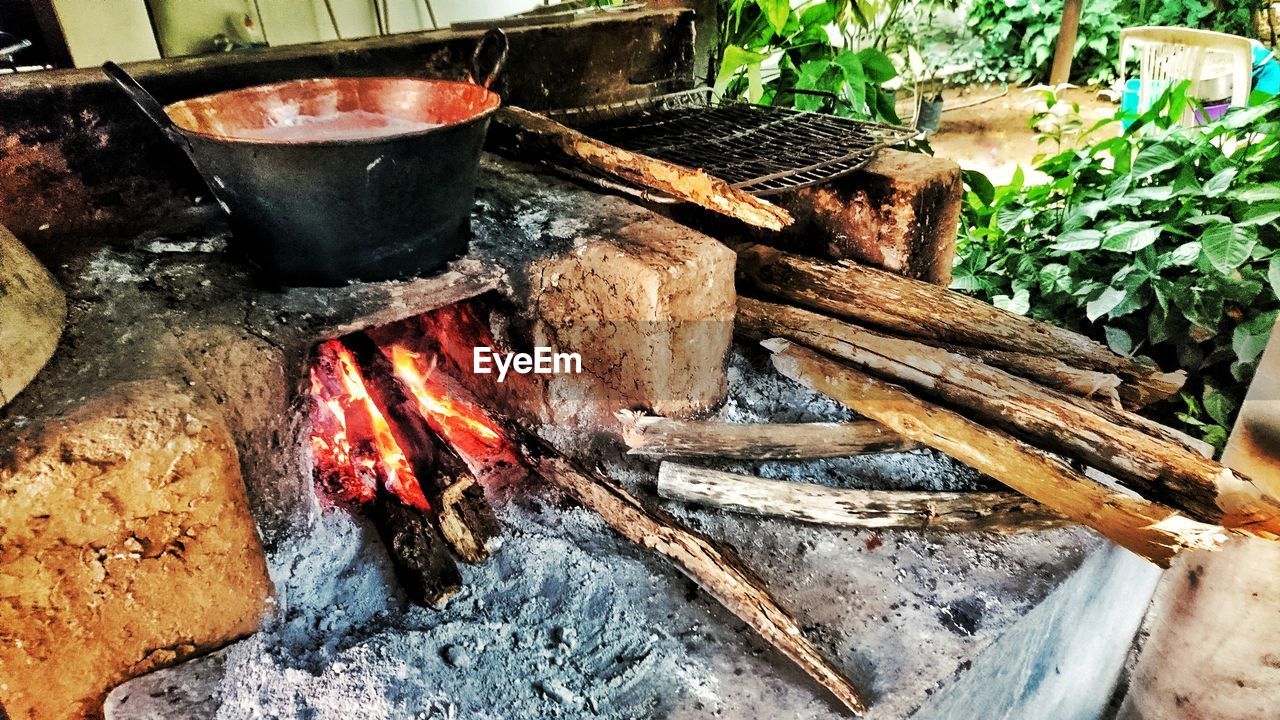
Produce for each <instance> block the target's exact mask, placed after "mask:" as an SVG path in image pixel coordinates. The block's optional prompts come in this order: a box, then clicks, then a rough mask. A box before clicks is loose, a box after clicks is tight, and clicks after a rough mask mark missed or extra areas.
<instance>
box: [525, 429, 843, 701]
mask: <svg viewBox="0 0 1280 720" xmlns="http://www.w3.org/2000/svg"><path fill="white" fill-rule="evenodd" d="M507 431H508V435H509V437H510V438H511V439H512V440H513V441H514V442H515V443H516V444H517V445H518V446H519V447H520V450H521V452H522V454H523V455H524V459H525V461H526V463H527V464H528V465H529V467H530V469H531V470H532V471H534V472H536V473H537V474H538V475H540V476H541V477H542V478H544V479H545V480H546V481H547V482H549V483H551V484H552V485H554V486H556V487H558V488H560V489H561V490H563V491H564V492H565V493H567V494H568V495H569V496H570V497H572V498H573V499H574V500H576V501H577V502H578V503H580V504H581V505H582V506H583V507H585V508H587V509H589V510H591V511H592V512H594V513H596V514H597V515H599V516H600V518H601V519H602V520H604V521H605V522H606V523H607V524H608V525H609V527H612V528H613V529H614V530H615V531H617V532H618V534H620V535H622V536H623V537H625V538H627V539H628V540H630V541H631V542H633V543H635V544H637V545H639V546H641V547H644V548H647V549H649V550H652V551H654V552H657V553H659V554H661V555H663V556H664V557H666V558H667V559H668V560H670V561H671V562H673V563H675V565H676V567H677V568H679V569H680V571H681V572H683V573H684V574H685V575H686V576H688V577H689V578H690V579H691V580H693V581H694V582H695V583H697V584H698V587H700V588H702V589H703V590H704V591H705V592H706V593H707V594H709V595H711V596H712V597H713V598H715V599H716V600H717V601H719V602H720V604H721V605H724V606H725V608H726V609H728V610H729V611H730V612H732V613H733V614H734V615H736V616H737V617H738V618H739V619H741V620H742V621H743V622H745V623H746V624H747V625H749V626H751V628H752V629H753V630H755V631H756V632H757V633H759V634H760V636H761V637H762V638H764V639H765V640H766V641H767V642H768V643H769V644H770V645H773V646H774V647H775V648H777V649H778V650H779V651H781V652H782V654H784V655H786V656H787V657H788V658H789V659H790V660H791V661H792V662H794V663H795V664H796V665H798V666H799V667H800V669H801V670H803V671H804V672H805V674H807V675H808V676H809V677H811V678H813V679H814V680H816V681H817V682H818V683H819V684H821V685H822V686H823V687H825V688H826V689H827V690H828V691H830V692H831V694H833V695H835V696H836V698H838V699H839V700H840V702H842V703H843V704H844V705H845V707H847V708H849V710H851V711H852V712H853V713H854V714H856V715H861V714H862V713H863V712H864V711H865V709H866V707H865V706H864V705H863V702H862V698H861V697H860V696H859V694H858V691H857V690H856V689H855V688H854V687H853V684H852V683H850V682H849V680H848V678H846V677H844V675H843V674H842V673H840V671H838V670H836V668H835V667H834V666H832V665H831V663H830V662H828V661H827V660H826V659H825V658H823V657H822V655H821V654H820V653H819V652H818V650H817V648H815V647H814V646H813V644H812V643H810V642H809V641H808V640H807V639H805V637H804V634H803V632H802V631H801V629H800V625H799V624H798V623H797V622H796V620H795V619H794V618H793V617H791V615H790V614H788V613H787V611H786V610H784V609H782V607H780V606H779V605H778V604H777V602H775V601H774V600H773V598H772V597H771V596H770V595H769V592H768V590H766V589H765V587H764V583H763V582H761V581H760V579H759V578H757V577H756V576H755V574H754V573H752V572H751V571H750V570H749V569H748V568H747V567H746V566H745V565H743V564H742V561H741V560H740V559H738V557H737V554H736V553H735V552H734V551H733V550H732V549H730V548H728V547H726V546H723V545H720V544H719V543H717V542H715V541H713V540H711V539H710V538H708V537H706V536H704V535H701V534H699V533H696V532H694V531H692V530H689V529H688V528H685V527H682V526H681V525H680V524H679V523H677V522H676V521H675V520H674V519H672V518H671V517H670V516H668V515H667V514H666V513H664V512H662V511H661V510H658V509H656V508H650V507H647V506H646V505H644V504H642V503H641V502H640V501H639V500H638V499H636V498H635V497H633V496H632V495H630V494H629V493H627V492H626V491H625V490H623V489H622V488H621V487H619V486H618V485H617V484H616V483H614V482H613V481H612V480H610V479H609V478H607V477H605V476H603V475H601V474H600V473H597V472H586V471H582V470H579V469H578V468H577V467H575V466H574V465H573V463H571V462H569V461H568V460H567V459H565V458H564V457H563V456H562V455H560V453H559V452H558V451H556V450H555V449H554V448H552V447H551V446H550V445H548V444H547V443H546V442H545V441H544V440H542V438H540V437H538V436H537V435H534V434H533V433H530V432H528V431H526V430H524V429H523V428H521V427H518V426H514V425H509V426H508V428H507Z"/></svg>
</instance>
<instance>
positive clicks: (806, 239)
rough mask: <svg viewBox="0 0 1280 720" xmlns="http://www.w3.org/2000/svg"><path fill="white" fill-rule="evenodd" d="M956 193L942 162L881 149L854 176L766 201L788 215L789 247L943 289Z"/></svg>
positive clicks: (957, 182)
mask: <svg viewBox="0 0 1280 720" xmlns="http://www.w3.org/2000/svg"><path fill="white" fill-rule="evenodd" d="M963 194H964V188H963V185H962V182H961V179H960V166H958V165H956V164H955V163H953V162H951V161H950V160H945V159H942V158H936V157H930V156H928V155H922V154H920V153H909V152H900V151H897V150H885V151H884V152H882V153H880V155H879V156H877V157H876V159H875V160H873V161H872V162H871V163H870V164H869V165H867V167H865V168H863V169H862V170H859V171H858V172H855V173H852V174H849V175H846V176H844V177H841V178H836V179H835V180H832V181H830V182H826V183H822V184H820V185H814V186H811V187H807V188H802V189H800V190H795V191H792V192H789V193H785V194H782V195H778V196H776V197H773V198H770V199H772V200H774V201H775V202H777V203H778V204H780V205H782V206H783V207H785V208H787V209H788V210H790V211H791V213H792V214H793V215H794V216H795V219H796V222H795V224H794V225H792V226H791V227H790V228H788V229H787V230H786V231H785V236H786V237H787V238H789V239H790V240H789V241H790V242H795V243H798V244H803V245H804V246H805V247H806V248H807V249H809V250H811V251H812V252H816V253H820V254H823V255H825V256H826V257H828V258H831V259H844V258H849V259H852V260H857V261H859V262H864V263H867V264H870V265H875V266H877V267H882V268H884V269H886V270H890V271H893V272H896V273H900V274H902V275H906V276H908V277H913V278H917V279H920V280H927V281H929V282H933V283H937V284H939V285H948V284H950V282H951V264H952V261H953V260H954V258H955V246H956V227H957V223H958V222H959V219H960V203H961V201H962V200H963ZM771 244H776V241H775V242H773V243H771Z"/></svg>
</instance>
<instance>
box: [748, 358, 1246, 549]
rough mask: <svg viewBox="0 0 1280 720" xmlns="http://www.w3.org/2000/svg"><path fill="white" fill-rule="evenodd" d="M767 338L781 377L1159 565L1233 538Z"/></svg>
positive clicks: (893, 388)
mask: <svg viewBox="0 0 1280 720" xmlns="http://www.w3.org/2000/svg"><path fill="white" fill-rule="evenodd" d="M762 344H763V345H764V346H765V347H766V348H768V349H769V350H771V351H773V353H774V355H773V366H774V367H775V368H776V369H777V370H778V371H779V372H781V373H782V374H783V375H785V376H787V377H789V378H791V379H793V380H796V381H798V382H801V383H803V384H804V385H806V386H808V387H810V388H812V389H814V390H817V391H818V392H821V393H823V394H824V395H827V396H828V397H831V398H832V399H834V400H836V401H838V402H840V403H843V404H844V405H847V406H848V407H850V408H852V409H854V410H856V411H857V412H858V413H860V414H862V415H864V416H866V417H869V418H871V419H873V420H877V421H879V422H881V423H883V424H884V425H886V426H887V427H889V428H890V429H892V430H894V431H896V432H897V433H898V434H900V435H902V436H903V437H907V438H911V439H913V440H918V441H919V442H922V443H924V444H925V445H928V446H930V447H932V448H936V449H937V450H940V451H942V452H944V453H946V454H948V455H950V456H952V457H954V458H955V459H957V460H959V461H960V462H963V463H964V464H966V465H969V466H970V467H972V468H974V469H976V470H978V471H980V472H984V473H986V474H987V475H990V476H991V477H993V478H995V479H996V480H997V481H999V482H1001V483H1004V484H1005V485H1008V486H1009V487H1010V488H1013V489H1014V490H1016V491H1018V492H1020V493H1022V494H1023V495H1026V496H1027V497H1029V498H1031V499H1033V500H1036V501H1037V502H1040V503H1042V504H1043V505H1045V506H1047V507H1049V508H1051V509H1053V510H1055V511H1057V512H1059V513H1061V514H1062V515H1064V516H1066V517H1068V518H1071V519H1072V520H1075V521H1076V522H1079V523H1081V524H1083V525H1088V526H1089V527H1091V528H1093V529H1095V530H1097V531H1098V532H1100V533H1102V534H1103V535H1105V536H1106V537H1108V538H1110V539H1111V540H1112V541H1114V542H1115V543H1117V544H1118V545H1121V546H1123V547H1125V548H1127V549H1129V550H1131V551H1132V552H1134V553H1136V554H1138V555H1141V556H1142V557H1144V558H1146V559H1148V560H1150V561H1151V562H1153V563H1156V564H1157V565H1160V566H1161V567H1168V566H1169V561H1170V560H1171V559H1172V558H1173V557H1174V556H1175V555H1177V554H1178V553H1180V552H1182V551H1184V550H1188V549H1200V550H1216V549H1217V548H1218V547H1220V546H1221V544H1222V543H1223V542H1224V541H1225V540H1226V539H1227V531H1226V530H1224V529H1223V528H1222V527H1220V526H1217V525H1211V524H1208V523H1202V522H1199V521H1196V520H1193V519H1191V518H1188V517H1186V516H1185V515H1183V514H1181V513H1179V512H1177V511H1176V510H1174V509H1172V508H1169V507H1167V506H1164V505H1161V504H1159V503H1154V502H1151V501H1149V500H1145V499H1143V498H1139V497H1135V496H1133V495H1130V494H1127V493H1124V492H1122V491H1120V490H1116V489H1113V488H1110V487H1108V486H1106V485H1103V484H1101V483H1098V482H1095V481H1093V480H1090V479H1089V478H1087V477H1085V476H1084V475H1081V474H1080V473H1077V472H1076V471H1075V470H1072V469H1071V468H1070V467H1068V466H1067V465H1066V464H1065V463H1064V462H1062V461H1061V460H1059V459H1057V458H1055V457H1053V456H1051V455H1049V454H1048V453H1045V452H1043V451H1041V450H1038V449H1036V448H1034V447H1032V446H1030V445H1028V444H1026V443H1025V442H1022V441H1021V440H1018V439H1017V438H1014V437H1013V436H1011V435H1008V434H1006V433H1004V432H1001V431H999V430H995V429H993V428H990V427H988V426H987V425H984V424H982V423H978V422H975V421H973V420H969V419H967V418H965V417H962V416H961V415H959V414H957V413H955V412H953V411H950V410H947V409H944V408H941V407H938V406H937V405H933V404H932V403H929V402H927V401H925V400H922V399H920V398H918V397H916V396H915V395H912V394H911V393H910V392H908V391H907V390H906V389H904V388H902V387H900V386H898V385H893V384H891V383H887V382H885V381H883V380H878V379H876V378H873V377H871V376H870V375H866V374H864V373H862V372H859V371H857V370H854V369H853V368H850V367H847V366H845V365H842V364H840V363H838V362H836V361H835V360H832V359H830V358H827V357H824V356H823V355H820V354H818V353H817V352H815V351H813V350H810V349H808V348H804V347H801V346H799V345H795V344H794V343H792V342H790V341H788V340H783V339H780V338H773V339H769V340H766V341H764V343H762Z"/></svg>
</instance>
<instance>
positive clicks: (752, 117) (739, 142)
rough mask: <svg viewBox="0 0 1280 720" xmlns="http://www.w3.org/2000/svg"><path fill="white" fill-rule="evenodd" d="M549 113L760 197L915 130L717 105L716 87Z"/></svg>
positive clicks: (809, 181) (839, 169)
mask: <svg viewBox="0 0 1280 720" xmlns="http://www.w3.org/2000/svg"><path fill="white" fill-rule="evenodd" d="M548 115H550V116H551V117H553V118H555V119H556V120H558V121H560V122H563V123H565V124H566V125H570V126H573V127H575V128H576V129H578V130H581V131H582V132H585V133H587V134H588V135H591V136H592V137H594V138H597V139H599V140H602V141H604V142H607V143H610V144H612V145H616V146H618V147H620V148H623V149H624V150H630V151H632V152H638V153H643V154H645V155H648V156H650V157H655V158H658V159H660V160H666V161H667V162H672V163H676V164H679V165H684V166H686V167H692V168H700V169H703V170H706V171H707V172H708V173H710V174H712V175H714V176H716V177H718V178H720V179H721V180H724V181H725V182H727V183H729V184H730V185H732V186H734V187H735V188H738V189H740V190H743V191H745V192H749V193H751V194H753V195H770V194H772V193H777V192H781V191H783V190H790V189H794V188H801V187H805V186H807V185H813V184H815V183H819V182H822V181H824V180H829V179H831V178H834V177H839V176H840V175H844V174H846V173H850V172H853V171H854V170H857V169H858V168H860V167H862V166H863V165H866V164H867V163H868V162H870V161H871V159H872V158H874V157H875V155H876V153H877V152H879V151H880V149H881V148H885V147H888V146H891V145H897V144H900V143H902V142H905V141H906V140H909V139H910V138H912V137H914V136H915V134H916V132H915V131H914V130H912V129H910V128H904V127H895V126H892V125H884V124H881V123H873V122H866V121H862V120H853V119H851V118H843V117H836V116H834V115H824V114H822V113H814V112H804V111H800V110H792V109H788V108H778V107H768V106H764V105H750V104H746V103H736V102H716V101H715V100H714V99H713V98H712V93H711V90H710V89H709V88H699V89H696V90H688V91H685V92H682V93H675V94H672V95H663V96H660V97H656V98H649V99H645V100H634V101H630V102H624V103H614V104H610V105H597V106H593V107H585V108H574V109H571V110H557V111H552V112H550V113H548Z"/></svg>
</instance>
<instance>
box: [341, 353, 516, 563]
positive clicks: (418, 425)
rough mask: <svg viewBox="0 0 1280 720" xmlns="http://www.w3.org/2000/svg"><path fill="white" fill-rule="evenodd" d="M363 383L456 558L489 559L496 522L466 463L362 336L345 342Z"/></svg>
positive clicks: (383, 357)
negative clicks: (441, 435) (410, 469)
mask: <svg viewBox="0 0 1280 720" xmlns="http://www.w3.org/2000/svg"><path fill="white" fill-rule="evenodd" d="M342 343H343V345H345V346H346V347H347V349H348V350H350V351H351V354H352V355H353V356H354V357H355V359H356V363H357V364H358V365H359V367H360V373H361V375H362V376H363V377H364V379H365V386H366V387H367V388H368V391H369V397H370V398H372V399H373V402H374V404H375V405H377V406H378V410H379V411H381V412H382V414H383V416H384V417H386V419H387V423H388V424H389V425H390V426H391V434H392V436H393V437H395V440H396V444H397V445H399V446H400V449H401V450H402V451H403V452H404V454H405V456H406V457H407V458H408V459H409V465H410V467H412V468H413V474H414V475H415V476H416V477H417V479H418V484H419V485H420V486H421V487H422V492H423V494H424V495H425V496H426V498H427V501H428V502H429V503H430V504H431V509H432V510H433V511H434V516H435V519H436V523H437V527H438V528H439V530H440V534H441V535H442V536H443V537H444V539H445V541H446V542H447V543H449V546H450V547H451V548H453V551H454V552H455V553H457V555H458V557H459V558H461V559H463V560H465V561H466V562H469V563H479V562H483V561H484V560H485V559H487V558H488V557H489V544H490V540H491V539H493V538H494V537H495V536H496V535H497V529H498V525H497V520H496V519H495V518H494V516H493V510H492V509H491V508H490V507H489V504H488V502H487V501H486V500H485V498H484V493H483V491H482V489H481V488H480V487H479V486H478V485H476V484H475V478H474V476H472V474H471V472H470V471H469V470H468V469H467V467H466V464H465V463H464V462H463V461H462V458H460V457H458V454H457V453H456V452H455V451H454V450H453V448H451V447H449V445H448V444H447V443H444V442H441V441H440V440H439V439H438V438H437V437H436V434H435V432H434V431H432V430H431V427H430V425H429V424H428V421H427V419H426V418H425V417H424V416H423V414H422V412H421V411H420V410H419V408H418V401H417V400H416V399H414V397H413V396H412V394H411V393H410V392H409V391H408V390H407V389H406V388H405V386H404V384H403V383H402V382H401V380H400V379H399V378H398V377H396V374H395V370H394V368H393V367H392V364H391V361H390V360H389V359H388V358H387V356H386V355H384V354H383V352H382V350H381V349H379V348H378V346H377V344H376V343H374V342H373V340H372V339H370V338H369V336H368V335H366V334H365V333H363V332H358V333H352V334H350V335H347V336H345V337H343V338H342Z"/></svg>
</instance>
